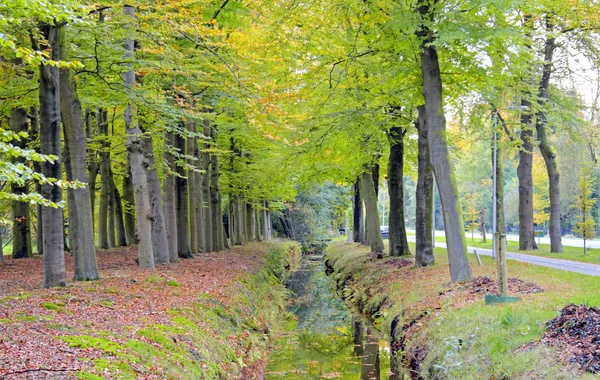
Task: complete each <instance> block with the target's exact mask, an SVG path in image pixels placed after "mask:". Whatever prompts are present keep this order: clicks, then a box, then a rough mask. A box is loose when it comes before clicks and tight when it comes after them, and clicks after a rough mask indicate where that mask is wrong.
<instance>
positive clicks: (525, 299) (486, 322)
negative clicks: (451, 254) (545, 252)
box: [326, 242, 600, 379]
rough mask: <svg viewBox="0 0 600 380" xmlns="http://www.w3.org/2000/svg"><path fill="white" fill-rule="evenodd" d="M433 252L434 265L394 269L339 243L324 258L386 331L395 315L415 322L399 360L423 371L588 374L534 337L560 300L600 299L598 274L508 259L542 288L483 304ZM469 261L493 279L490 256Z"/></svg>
mask: <svg viewBox="0 0 600 380" xmlns="http://www.w3.org/2000/svg"><path fill="white" fill-rule="evenodd" d="M411 251H412V252H414V245H411ZM435 256H436V264H435V265H434V266H432V267H428V268H419V269H416V268H412V267H408V268H403V269H398V268H397V266H393V265H381V264H378V263H377V262H374V261H373V260H370V258H369V256H368V248H367V247H357V246H356V245H354V244H352V245H348V244H346V243H343V242H338V243H334V244H332V245H331V246H330V248H329V250H328V253H327V255H326V258H327V264H328V266H329V270H330V271H332V273H331V275H332V276H333V277H334V279H335V280H336V282H337V286H338V292H342V294H343V295H344V296H345V297H346V299H347V300H349V301H350V302H352V303H353V304H354V305H355V306H356V307H357V308H358V309H360V310H361V311H362V312H363V313H364V314H367V315H369V314H370V316H371V318H372V319H373V320H374V321H375V323H376V324H377V325H378V326H379V327H380V328H381V329H382V330H384V331H386V332H387V334H388V335H389V334H390V326H391V322H392V320H393V319H394V318H395V317H396V316H397V317H398V318H399V321H400V326H408V325H409V324H411V323H412V324H413V325H416V328H415V327H413V328H411V330H410V333H409V334H407V335H404V333H405V331H400V332H399V333H398V335H397V337H399V338H400V337H403V338H404V339H405V340H404V342H403V345H404V347H403V348H404V350H403V360H404V364H405V365H406V366H408V365H409V364H410V361H411V360H413V365H414V361H415V360H416V362H417V363H418V372H419V373H420V375H421V376H422V378H425V379H432V378H437V379H444V378H449V379H493V378H496V379H502V378H505V379H530V378H544V379H546V378H552V379H570V378H587V377H591V375H589V374H586V373H581V372H580V371H578V370H577V369H576V368H574V367H572V366H569V364H568V363H562V362H559V361H558V358H557V353H556V351H555V350H554V349H553V348H552V347H548V346H545V345H543V344H541V343H539V340H540V338H541V337H542V335H543V333H544V331H545V328H546V327H545V326H546V322H547V321H548V320H550V319H552V318H554V317H555V316H556V315H557V314H558V313H559V311H560V310H561V309H562V308H563V307H564V306H566V305H568V304H570V303H575V304H586V305H589V306H599V305H600V277H592V276H585V275H581V274H577V273H570V272H564V271H560V270H554V269H550V268H544V267H539V266H534V265H529V264H526V263H518V262H509V277H516V278H519V279H521V280H524V281H527V282H534V283H535V284H537V285H538V286H540V287H541V288H542V289H543V290H544V291H543V292H542V293H535V294H523V295H518V296H519V297H521V301H519V302H517V303H511V304H500V305H485V303H484V300H483V294H481V295H475V296H473V295H472V294H471V295H469V289H468V284H467V285H451V284H450V283H449V271H448V259H447V253H446V250H445V249H441V248H436V249H435ZM385 260H388V258H385V257H384V259H383V260H380V261H379V262H380V263H383V262H385ZM469 260H470V262H471V266H472V268H473V275H474V277H475V276H488V277H491V278H495V276H496V273H495V265H496V264H495V262H494V261H493V260H492V259H491V258H488V257H482V260H483V266H481V267H480V266H477V264H476V261H475V259H474V257H473V255H469ZM382 278H385V279H387V280H385V281H382V280H381V279H382ZM406 372H407V373H408V369H406Z"/></svg>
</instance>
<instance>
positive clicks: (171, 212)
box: [164, 131, 179, 262]
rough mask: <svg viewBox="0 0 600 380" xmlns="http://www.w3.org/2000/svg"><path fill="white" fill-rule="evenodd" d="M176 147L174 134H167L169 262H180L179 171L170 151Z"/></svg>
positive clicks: (166, 172)
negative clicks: (178, 224) (178, 233)
mask: <svg viewBox="0 0 600 380" xmlns="http://www.w3.org/2000/svg"><path fill="white" fill-rule="evenodd" d="M174 145H175V142H174V136H173V133H172V132H170V131H166V132H165V153H164V161H165V163H166V168H165V180H164V188H165V203H164V214H165V227H166V230H167V242H168V244H169V261H170V262H175V261H177V260H179V255H178V252H179V251H178V249H177V214H176V208H175V176H174V174H173V173H175V172H176V171H177V167H176V166H175V157H173V154H172V153H170V149H172V147H173V146H174Z"/></svg>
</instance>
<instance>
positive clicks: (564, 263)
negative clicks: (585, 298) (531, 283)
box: [435, 242, 600, 276]
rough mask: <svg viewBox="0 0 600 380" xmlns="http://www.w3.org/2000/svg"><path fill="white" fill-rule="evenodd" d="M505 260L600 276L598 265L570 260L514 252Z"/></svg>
mask: <svg viewBox="0 0 600 380" xmlns="http://www.w3.org/2000/svg"><path fill="white" fill-rule="evenodd" d="M435 246H436V247H444V248H445V247H446V244H445V243H441V242H436V243H435ZM467 250H468V251H469V252H470V253H473V251H474V250H477V253H479V254H480V255H486V256H492V250H491V249H485V248H475V247H467ZM506 258H507V259H508V260H514V261H521V262H524V263H529V264H533V265H539V266H543V267H548V268H554V269H560V270H565V271H568V272H576V273H582V274H587V275H590V276H600V265H596V264H588V263H581V262H577V261H571V260H561V259H553V258H550V257H542V256H534V255H526V254H523V253H515V252H506Z"/></svg>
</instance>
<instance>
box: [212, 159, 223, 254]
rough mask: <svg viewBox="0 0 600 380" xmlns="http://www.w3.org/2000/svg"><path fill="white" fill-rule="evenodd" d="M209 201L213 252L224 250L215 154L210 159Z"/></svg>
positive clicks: (217, 166) (217, 162)
mask: <svg viewBox="0 0 600 380" xmlns="http://www.w3.org/2000/svg"><path fill="white" fill-rule="evenodd" d="M210 161H211V168H210V177H211V181H210V182H211V183H210V199H211V208H212V210H211V215H212V223H211V224H212V231H213V236H212V241H213V251H222V250H224V249H225V244H224V236H223V235H224V233H223V215H222V213H221V188H220V187H219V161H218V158H217V155H216V154H213V155H212V156H211V158H210Z"/></svg>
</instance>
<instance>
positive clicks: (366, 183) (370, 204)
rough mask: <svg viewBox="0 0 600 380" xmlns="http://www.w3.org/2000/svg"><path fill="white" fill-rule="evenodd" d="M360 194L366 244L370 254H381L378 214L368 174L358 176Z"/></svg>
mask: <svg viewBox="0 0 600 380" xmlns="http://www.w3.org/2000/svg"><path fill="white" fill-rule="evenodd" d="M359 183H360V185H359V186H360V193H361V195H362V198H363V202H364V204H365V213H366V215H365V216H366V231H367V234H368V236H367V243H368V244H369V245H370V246H371V252H383V248H384V246H383V239H382V238H381V227H380V225H379V212H378V211H377V197H376V196H375V188H374V186H373V176H372V174H371V173H370V172H368V173H362V174H361V175H360V181H359Z"/></svg>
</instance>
